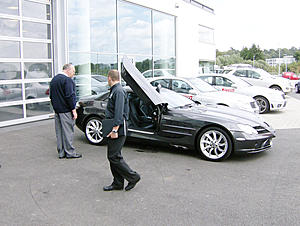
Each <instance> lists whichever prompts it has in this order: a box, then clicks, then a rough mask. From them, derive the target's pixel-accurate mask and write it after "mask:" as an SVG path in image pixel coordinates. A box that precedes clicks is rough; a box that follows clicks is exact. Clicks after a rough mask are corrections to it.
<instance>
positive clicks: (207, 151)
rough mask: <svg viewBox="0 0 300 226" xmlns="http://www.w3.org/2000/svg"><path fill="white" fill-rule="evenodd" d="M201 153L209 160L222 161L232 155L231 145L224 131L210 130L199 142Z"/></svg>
mask: <svg viewBox="0 0 300 226" xmlns="http://www.w3.org/2000/svg"><path fill="white" fill-rule="evenodd" d="M199 148H200V153H201V154H202V155H203V156H204V157H205V158H206V159H209V160H216V161H217V160H222V159H225V158H227V157H228V156H229V154H230V153H231V143H230V140H229V138H228V137H227V136H226V135H225V133H224V132H223V131H222V130H219V129H209V130H207V131H205V132H204V133H202V135H201V136H200V140H199Z"/></svg>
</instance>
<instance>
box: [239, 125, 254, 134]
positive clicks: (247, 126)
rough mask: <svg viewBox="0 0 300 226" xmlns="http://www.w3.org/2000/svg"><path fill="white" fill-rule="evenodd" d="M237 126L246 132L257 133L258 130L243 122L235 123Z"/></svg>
mask: <svg viewBox="0 0 300 226" xmlns="http://www.w3.org/2000/svg"><path fill="white" fill-rule="evenodd" d="M237 126H238V127H239V128H240V129H241V130H242V131H243V132H244V133H247V134H258V132H257V131H256V130H255V129H254V128H253V127H251V126H249V125H245V124H237Z"/></svg>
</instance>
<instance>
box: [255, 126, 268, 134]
mask: <svg viewBox="0 0 300 226" xmlns="http://www.w3.org/2000/svg"><path fill="white" fill-rule="evenodd" d="M253 128H254V129H255V130H256V131H257V132H258V134H263V133H268V132H269V131H268V130H267V129H265V128H264V127H262V126H255V127H253Z"/></svg>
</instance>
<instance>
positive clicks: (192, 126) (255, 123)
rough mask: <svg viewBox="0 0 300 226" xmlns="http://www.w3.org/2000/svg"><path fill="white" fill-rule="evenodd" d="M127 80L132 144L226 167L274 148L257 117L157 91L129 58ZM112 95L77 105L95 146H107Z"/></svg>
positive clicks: (271, 133)
mask: <svg viewBox="0 0 300 226" xmlns="http://www.w3.org/2000/svg"><path fill="white" fill-rule="evenodd" d="M122 77H123V79H124V80H125V81H126V83H127V84H128V85H129V86H130V87H131V89H130V88H126V91H127V93H128V101H129V108H130V111H129V113H130V114H129V121H128V138H129V139H130V138H135V139H138V140H141V141H145V140H148V141H151V142H159V143H164V144H168V145H170V146H175V147H178V146H180V147H185V148H189V149H193V150H197V151H198V153H199V154H200V155H201V157H203V158H204V159H207V160H211V161H221V160H224V159H226V158H228V157H229V156H230V155H231V154H232V153H234V152H245V153H255V152H261V151H265V150H268V149H270V148H271V146H272V138H274V137H275V134H274V132H275V131H274V130H273V129H272V128H271V127H270V126H269V125H268V124H267V123H266V122H264V121H263V120H262V118H261V117H260V116H259V115H257V114H254V113H250V112H247V111H242V110H237V109H231V108H227V107H223V106H216V107H207V106H203V105H199V104H197V103H194V102H193V101H191V100H189V99H188V98H185V97H183V96H181V95H179V94H177V93H175V92H173V91H171V90H168V89H163V88H162V89H160V90H158V91H156V89H155V88H154V87H153V86H151V85H150V83H149V82H148V81H147V80H146V79H145V78H144V77H143V76H142V74H141V73H140V72H139V71H138V70H137V68H136V67H135V66H134V65H133V64H132V63H131V62H130V60H129V59H128V58H124V59H123V65H122ZM108 98H109V92H106V93H104V94H102V95H97V96H89V97H84V98H82V99H80V100H79V102H78V104H77V113H78V118H77V119H76V125H77V127H78V128H79V129H81V130H82V131H83V132H84V133H85V136H86V138H87V139H88V141H89V142H90V143H91V144H102V143H103V142H104V138H103V135H102V120H103V119H104V117H105V108H106V105H107V101H108Z"/></svg>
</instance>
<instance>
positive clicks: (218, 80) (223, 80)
mask: <svg viewBox="0 0 300 226" xmlns="http://www.w3.org/2000/svg"><path fill="white" fill-rule="evenodd" d="M232 84H233V82H232V81H230V80H229V79H227V78H224V77H219V76H218V77H216V85H217V86H226V87H231V86H232Z"/></svg>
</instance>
